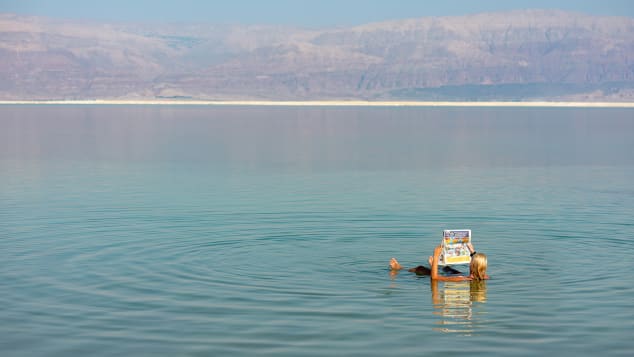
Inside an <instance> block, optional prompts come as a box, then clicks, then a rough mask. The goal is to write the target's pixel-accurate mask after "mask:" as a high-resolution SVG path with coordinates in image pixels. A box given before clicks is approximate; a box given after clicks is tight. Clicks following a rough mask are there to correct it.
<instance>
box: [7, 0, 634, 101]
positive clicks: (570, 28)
mask: <svg viewBox="0 0 634 357" xmlns="http://www.w3.org/2000/svg"><path fill="white" fill-rule="evenodd" d="M633 93H634V19H631V18H621V17H596V16H586V15H581V14H576V13H569V12H561V11H540V10H525V11H514V12H505V13H490V14H481V15H472V16H461V17H444V18H422V19H411V20H402V21H391V22H383V23H374V24H367V25H363V26H356V27H350V28H338V29H322V30H305V29H299V28H289V27H276V26H214V25H179V26H170V25H162V26H159V25H155V26H148V25H136V24H116V25H115V24H104V23H86V22H81V23H79V22H76V23H69V22H61V21H56V20H53V19H46V18H40V17H23V16H15V15H9V14H4V15H0V99H4V100H8V99H93V98H104V99H105V98H156V97H161V98H175V97H178V98H196V99H271V100H275V99H278V100H289V99H298V100H301V99H350V98H357V99H376V98H381V99H401V98H407V99H459V100H464V99H467V100H488V99H515V100H525V99H534V98H540V99H544V98H545V99H549V98H550V99H553V98H571V99H578V100H579V99H580V100H601V99H606V98H607V99H609V100H617V101H618V100H633V99H634V97H633Z"/></svg>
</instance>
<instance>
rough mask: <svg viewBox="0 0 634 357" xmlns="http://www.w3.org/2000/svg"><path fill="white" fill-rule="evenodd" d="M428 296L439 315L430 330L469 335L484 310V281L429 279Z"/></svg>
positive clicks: (485, 297)
mask: <svg viewBox="0 0 634 357" xmlns="http://www.w3.org/2000/svg"><path fill="white" fill-rule="evenodd" d="M430 280H431V279H430ZM431 298H432V303H433V305H434V315H436V316H439V317H440V321H437V325H438V326H436V327H434V328H433V330H435V331H441V332H453V333H459V334H465V335H470V334H472V333H474V332H475V329H476V327H477V325H478V323H480V322H482V321H481V318H482V315H484V314H486V310H485V304H484V303H485V302H486V301H487V286H486V281H460V282H453V281H452V282H449V281H448V282H438V281H436V280H431Z"/></svg>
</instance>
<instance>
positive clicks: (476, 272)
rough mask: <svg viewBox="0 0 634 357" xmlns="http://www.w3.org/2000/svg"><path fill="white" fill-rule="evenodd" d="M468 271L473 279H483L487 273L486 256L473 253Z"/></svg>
mask: <svg viewBox="0 0 634 357" xmlns="http://www.w3.org/2000/svg"><path fill="white" fill-rule="evenodd" d="M469 271H470V273H471V276H473V279H475V280H483V279H484V277H485V276H486V275H487V256H486V255H485V254H482V253H475V254H474V255H473V257H471V264H469Z"/></svg>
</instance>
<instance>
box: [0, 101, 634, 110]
mask: <svg viewBox="0 0 634 357" xmlns="http://www.w3.org/2000/svg"><path fill="white" fill-rule="evenodd" d="M0 105H199V106H336V107H345V106H352V107H355V106H356V107H558V108H575V107H578V108H634V102H545V101H542V102H417V101H361V100H350V101H345V100H336V101H263V100H262V101H260V100H220V101H213V100H101V99H97V100H4V101H0Z"/></svg>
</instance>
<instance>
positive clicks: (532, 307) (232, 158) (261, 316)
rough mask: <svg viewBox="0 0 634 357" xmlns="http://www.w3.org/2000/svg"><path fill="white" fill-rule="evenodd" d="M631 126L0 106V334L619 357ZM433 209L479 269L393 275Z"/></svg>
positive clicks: (628, 308) (628, 296) (448, 114)
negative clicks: (479, 279)
mask: <svg viewBox="0 0 634 357" xmlns="http://www.w3.org/2000/svg"><path fill="white" fill-rule="evenodd" d="M633 134H634V111H633V110H628V109H547V108H495V109H493V108H305V107H304V108H265V107H262V108H259V107H195V106H193V107H152V106H2V107H0V350H1V351H2V355H4V356H24V355H46V356H74V355H77V356H84V355H91V356H92V355H95V356H99V355H104V356H108V355H112V356H120V355H169V356H173V355H220V354H222V353H226V354H229V355H248V356H251V355H276V356H277V355H289V356H303V355H315V356H323V355H363V356H365V355H388V354H389V355H408V356H411V355H426V354H430V355H431V354H441V353H442V354H445V355H458V354H466V353H469V354H471V355H487V356H488V355H491V354H496V355H541V354H546V355H550V354H555V353H557V354H562V353H565V354H579V355H628V356H629V355H631V353H632V351H634V341H633V340H632V336H633V334H634V319H633V318H632V316H633V315H634V298H633V297H634V285H633V284H632V281H633V279H632V278H631V276H632V274H633V273H634V269H633V268H634V267H633V265H634V264H633V262H634V259H633V258H632V257H633V256H634V240H633V237H634V223H633V217H634V135H633ZM447 228H470V229H472V230H473V239H474V244H475V246H476V248H477V250H479V251H482V252H485V253H487V254H488V256H489V273H490V275H491V276H492V279H491V280H490V281H488V282H486V283H485V284H469V283H439V284H435V285H434V284H431V283H430V281H429V278H425V277H416V276H414V275H412V274H409V273H407V272H401V273H399V274H397V275H395V276H390V274H389V271H388V269H387V262H388V260H389V258H390V257H392V256H395V257H397V258H399V260H400V261H401V262H402V263H404V264H405V265H417V264H420V263H422V262H424V261H426V257H427V256H428V255H429V254H430V253H431V251H432V249H433V247H434V246H435V245H436V244H438V243H439V242H440V238H441V232H442V230H443V229H447ZM459 268H462V269H464V267H459Z"/></svg>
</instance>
